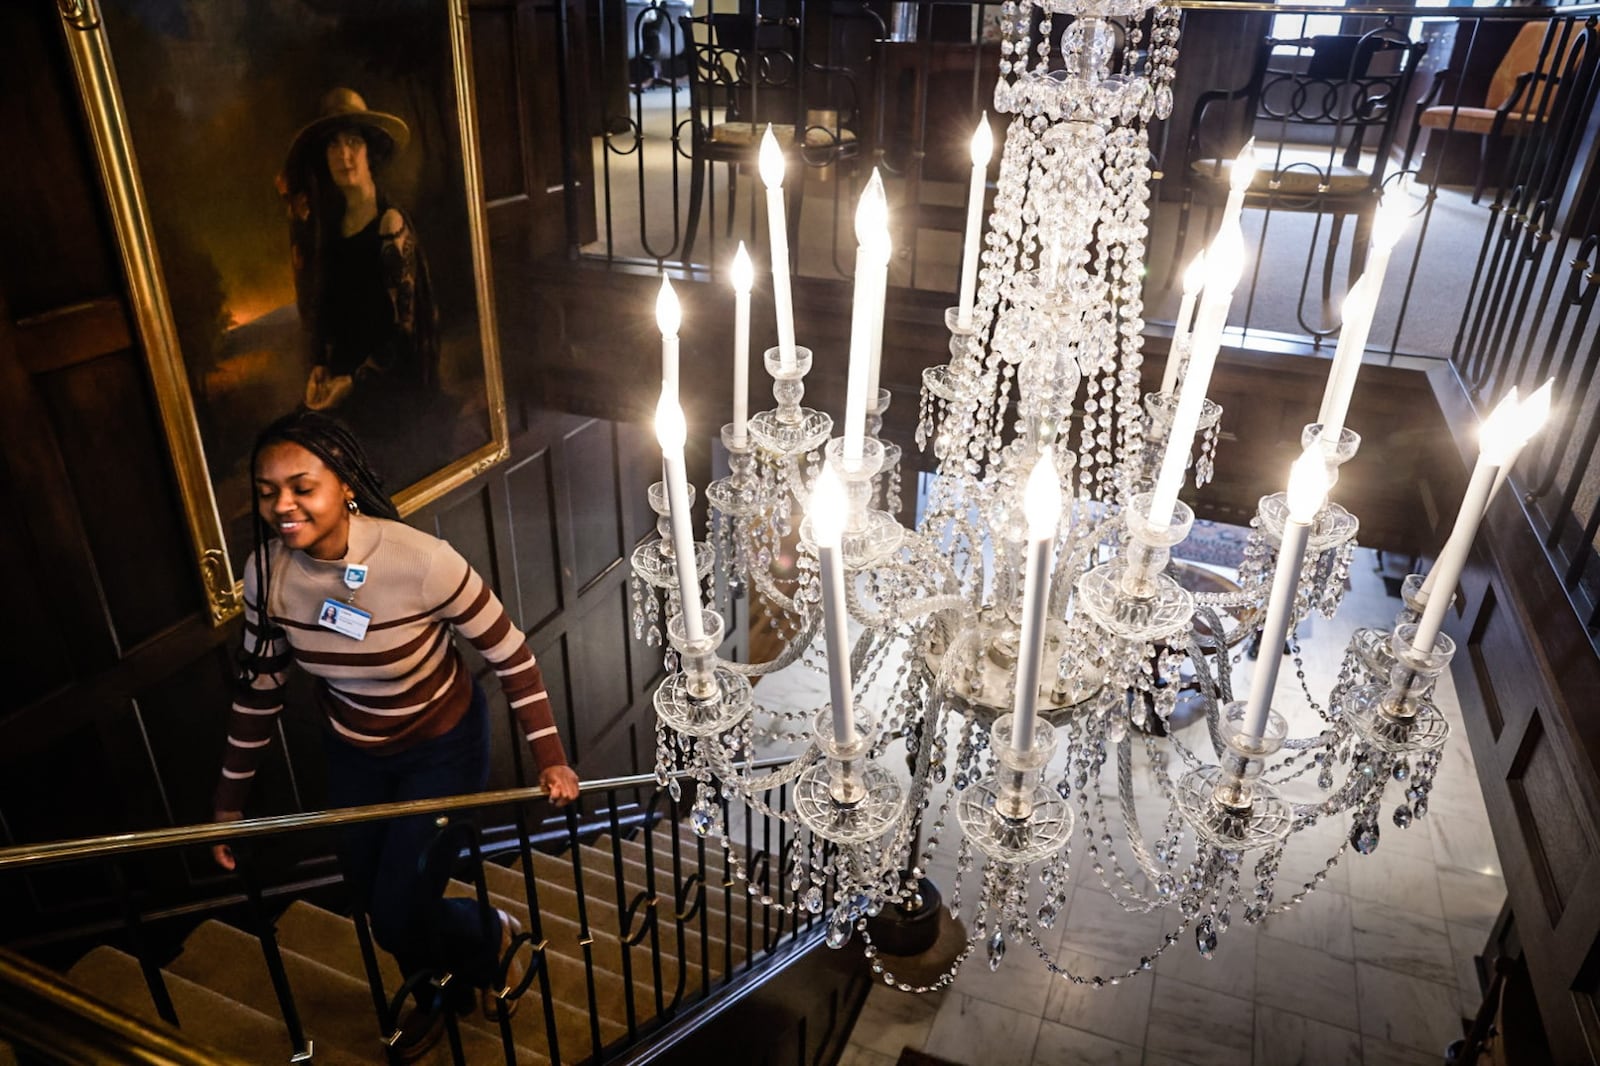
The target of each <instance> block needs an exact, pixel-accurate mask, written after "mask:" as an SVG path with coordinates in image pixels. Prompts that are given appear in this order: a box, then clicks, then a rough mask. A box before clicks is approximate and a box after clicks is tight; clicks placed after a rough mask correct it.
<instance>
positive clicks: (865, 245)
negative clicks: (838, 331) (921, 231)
mask: <svg viewBox="0 0 1600 1066" xmlns="http://www.w3.org/2000/svg"><path fill="white" fill-rule="evenodd" d="M856 241H857V248H856V280H855V299H854V302H853V304H852V313H851V324H850V369H849V375H848V378H847V379H846V390H845V405H844V446H843V447H844V452H843V458H844V461H845V462H846V463H859V462H860V461H861V455H862V448H863V444H864V441H865V439H866V427H867V405H868V404H869V403H871V402H872V401H873V399H875V397H871V396H870V395H869V393H870V391H871V389H872V386H873V381H872V378H873V376H874V375H873V373H872V349H873V338H874V335H875V334H876V333H877V332H878V330H880V329H882V327H883V299H882V295H881V294H882V292H883V288H884V286H883V281H884V278H885V274H886V271H887V270H888V265H889V201H888V198H887V197H885V195H884V192H883V179H882V178H881V177H879V176H878V170H877V168H876V167H874V168H873V170H872V176H871V177H870V178H869V179H868V180H867V184H866V186H865V187H864V188H863V189H862V190H861V199H860V200H859V201H858V202H857V204H856Z"/></svg>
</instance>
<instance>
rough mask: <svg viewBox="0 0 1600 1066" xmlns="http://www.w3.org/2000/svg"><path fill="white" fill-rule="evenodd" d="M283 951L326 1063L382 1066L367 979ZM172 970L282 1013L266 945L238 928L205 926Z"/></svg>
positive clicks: (490, 1049)
mask: <svg viewBox="0 0 1600 1066" xmlns="http://www.w3.org/2000/svg"><path fill="white" fill-rule="evenodd" d="M280 951H281V953H282V955H283V964H284V969H285V970H286V971H287V972H288V975H289V987H290V988H291V989H293V991H294V1002H295V1007H296V1008H297V1009H298V1010H299V1012H300V1020H301V1024H302V1025H303V1026H304V1028H305V1031H306V1033H307V1035H309V1036H310V1037H311V1038H312V1039H313V1040H315V1041H316V1045H317V1048H318V1049H319V1050H318V1057H319V1059H320V1057H321V1049H322V1048H323V1047H324V1046H327V1047H332V1048H338V1049H340V1050H342V1051H344V1052H346V1053H349V1054H353V1055H356V1056H358V1057H360V1058H362V1059H364V1060H365V1061H370V1062H379V1061H382V1058H383V1054H382V1038H381V1035H380V1033H379V1031H378V1022H377V1018H376V1016H375V1014H374V1012H373V1006H372V993H371V991H370V990H369V989H368V987H367V981H366V978H365V976H364V972H363V971H359V970H358V971H357V973H356V974H348V973H344V972H342V971H340V970H336V969H334V968H332V967H329V966H325V965H323V964H322V963H320V962H317V961H316V960H314V959H311V958H308V957H306V956H305V955H302V954H300V953H299V952H297V951H294V950H292V949H289V948H286V947H283V946H282V945H281V944H280ZM170 969H171V971H172V972H173V973H177V974H179V975H181V976H183V977H187V978H189V979H190V980H192V981H194V982H196V983H197V984H201V985H204V986H206V987H207V988H210V989H211V990H213V991H215V992H218V993H220V994H222V995H225V996H227V997H228V998H230V999H233V1000H236V1001H238V1002H240V1003H243V1004H245V1005H247V1006H250V1007H253V1008H254V1009H256V1010H257V1011H260V1012H261V1013H263V1014H269V1013H270V1014H271V1015H276V1014H277V1013H278V1000H277V996H276V995H275V994H274V992H273V989H272V979H271V976H270V975H269V973H268V971H267V966H266V961H265V960H264V959H263V958H262V956H261V947H260V942H259V941H258V940H257V939H256V938H255V937H254V936H251V935H250V934H249V933H246V932H244V931H242V930H240V929H236V928H234V927H233V926H231V925H225V924H224V923H222V922H219V921H214V920H213V921H208V922H203V923H201V925H200V926H198V927H197V928H196V929H195V931H194V932H193V933H191V934H189V937H188V939H186V940H185V941H184V944H183V951H182V953H181V954H179V956H178V957H177V958H176V959H174V960H173V962H172V965H171V967H170ZM471 1028H472V1027H471V1026H469V1025H466V1024H463V1025H462V1027H461V1029H462V1038H463V1049H464V1050H465V1047H466V1045H467V1044H469V1043H470V1044H473V1045H474V1046H476V1047H478V1048H479V1054H485V1053H492V1055H494V1056H499V1057H500V1059H501V1060H502V1061H503V1058H504V1056H503V1055H501V1052H500V1042H499V1040H498V1039H497V1038H495V1039H491V1040H488V1041H485V1040H483V1039H478V1037H481V1036H482V1035H483V1034H481V1033H476V1034H471V1033H469V1030H470V1029H471ZM542 1045H543V1041H540V1042H539V1046H540V1047H542ZM474 1057H476V1056H469V1060H470V1059H471V1058H474ZM489 1061H493V1060H492V1059H490V1060H489ZM517 1061H518V1062H519V1063H523V1062H525V1063H528V1064H530V1066H532V1064H538V1063H547V1062H548V1061H549V1060H548V1058H547V1057H546V1056H545V1055H544V1054H543V1053H542V1052H541V1051H537V1050H534V1049H532V1048H528V1047H520V1046H519V1047H518V1049H517Z"/></svg>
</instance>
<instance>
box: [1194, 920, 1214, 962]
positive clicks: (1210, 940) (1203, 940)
mask: <svg viewBox="0 0 1600 1066" xmlns="http://www.w3.org/2000/svg"><path fill="white" fill-rule="evenodd" d="M1194 946H1195V947H1197V948H1199V949H1200V957H1201V958H1202V959H1209V958H1211V956H1212V955H1215V954H1216V952H1217V927H1216V926H1215V925H1214V924H1212V921H1211V916H1210V915H1209V914H1208V915H1206V916H1205V917H1204V918H1201V919H1200V924H1199V925H1197V926H1195V927H1194Z"/></svg>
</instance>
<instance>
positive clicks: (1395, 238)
mask: <svg viewBox="0 0 1600 1066" xmlns="http://www.w3.org/2000/svg"><path fill="white" fill-rule="evenodd" d="M1410 223H1411V204H1410V202H1409V199H1408V198H1407V197H1406V195H1405V193H1404V192H1402V191H1401V190H1398V189H1397V190H1395V191H1393V192H1391V193H1389V195H1387V196H1385V197H1384V198H1383V202H1382V203H1381V204H1379V205H1378V212H1377V218H1376V219H1375V220H1374V221H1373V223H1372V243H1373V245H1374V247H1377V248H1383V249H1390V248H1393V247H1394V246H1395V245H1397V244H1399V243H1400V238H1401V237H1404V236H1405V234H1406V227H1407V226H1408V225H1410Z"/></svg>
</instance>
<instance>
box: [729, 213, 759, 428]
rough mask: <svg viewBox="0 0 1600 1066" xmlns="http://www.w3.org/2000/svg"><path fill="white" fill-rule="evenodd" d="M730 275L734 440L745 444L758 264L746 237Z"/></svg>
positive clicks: (734, 259)
mask: <svg viewBox="0 0 1600 1066" xmlns="http://www.w3.org/2000/svg"><path fill="white" fill-rule="evenodd" d="M728 278H729V280H730V281H731V282H733V444H734V446H735V447H739V448H743V447H744V446H745V445H746V443H747V441H748V433H747V430H746V427H747V426H748V424H749V421H750V289H751V288H752V287H753V286H754V285H755V281H756V268H755V264H754V263H752V262H750V253H749V252H747V251H745V247H744V242H743V241H740V242H739V249H738V251H736V252H734V253H733V267H732V269H730V270H729V271H728Z"/></svg>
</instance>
